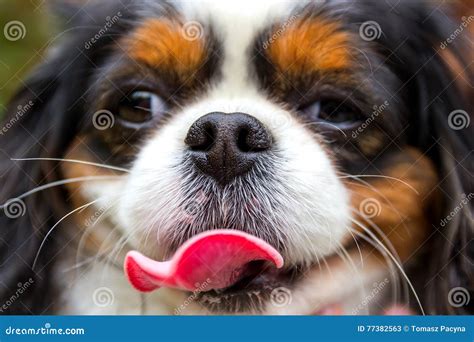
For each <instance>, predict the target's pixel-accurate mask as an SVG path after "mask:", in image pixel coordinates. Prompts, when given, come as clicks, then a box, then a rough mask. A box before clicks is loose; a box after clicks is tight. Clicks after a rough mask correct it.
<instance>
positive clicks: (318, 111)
mask: <svg viewBox="0 0 474 342" xmlns="http://www.w3.org/2000/svg"><path fill="white" fill-rule="evenodd" d="M300 111H301V112H302V113H303V114H304V115H305V116H306V117H307V118H308V119H309V120H311V121H323V122H328V123H331V124H332V125H334V126H336V127H339V128H348V127H350V126H352V125H353V124H354V123H356V122H357V121H359V120H360V115H359V112H358V111H357V110H355V109H353V108H351V107H350V106H348V105H345V104H342V103H339V102H337V101H316V102H313V103H311V104H310V105H309V106H305V107H303V108H302V109H300Z"/></svg>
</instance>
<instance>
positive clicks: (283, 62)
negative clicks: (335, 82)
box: [268, 19, 353, 75]
mask: <svg viewBox="0 0 474 342" xmlns="http://www.w3.org/2000/svg"><path fill="white" fill-rule="evenodd" d="M350 40H351V36H350V34H349V33H347V32H344V31H341V30H340V25H339V24H338V23H337V22H335V21H334V22H333V21H328V20H326V19H303V20H299V21H296V22H294V23H292V25H290V26H289V27H288V28H287V29H286V30H285V31H284V32H282V33H281V35H279V36H278V37H276V39H274V40H273V41H271V42H269V44H268V56H269V58H270V60H271V61H272V63H273V64H274V65H275V66H276V67H277V69H278V70H279V71H281V72H284V73H289V74H300V75H301V74H303V73H305V72H306V73H307V72H308V70H314V71H320V72H325V71H337V70H344V69H348V68H350V67H351V65H352V62H353V58H352V55H351V53H350V46H351V45H350Z"/></svg>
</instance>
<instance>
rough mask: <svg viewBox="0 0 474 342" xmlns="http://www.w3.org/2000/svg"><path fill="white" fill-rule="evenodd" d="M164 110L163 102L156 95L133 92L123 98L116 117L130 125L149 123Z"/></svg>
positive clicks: (146, 92)
mask: <svg viewBox="0 0 474 342" xmlns="http://www.w3.org/2000/svg"><path fill="white" fill-rule="evenodd" d="M165 110H166V105H165V103H164V101H163V100H162V99H161V98H160V97H159V96H158V95H156V94H154V93H151V92H148V91H135V92H133V93H131V94H130V95H128V96H126V97H124V98H123V99H122V100H121V101H120V103H119V108H118V111H117V113H118V117H119V118H120V119H121V120H123V121H125V122H126V123H131V124H132V125H137V124H143V123H146V122H148V121H151V120H152V119H153V118H154V117H156V116H157V115H161V114H163V112H164V111H165Z"/></svg>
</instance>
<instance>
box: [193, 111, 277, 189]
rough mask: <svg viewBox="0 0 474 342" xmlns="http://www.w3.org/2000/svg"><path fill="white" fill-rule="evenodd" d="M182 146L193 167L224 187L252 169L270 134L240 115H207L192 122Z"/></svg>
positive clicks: (263, 150)
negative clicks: (186, 148) (185, 149)
mask: <svg viewBox="0 0 474 342" xmlns="http://www.w3.org/2000/svg"><path fill="white" fill-rule="evenodd" d="M185 143H186V144H187V145H188V146H189V151H190V154H191V158H192V160H193V162H194V164H195V165H196V167H197V168H198V169H199V170H201V171H202V172H204V173H205V174H207V175H209V176H211V177H213V178H214V179H215V180H216V181H218V182H219V183H221V184H227V183H229V182H230V181H231V180H232V179H234V178H235V177H237V176H239V175H242V174H244V173H246V172H248V171H250V169H251V168H252V167H253V166H254V164H255V162H256V160H257V159H258V158H259V157H261V156H262V154H264V153H265V152H267V151H268V150H269V149H270V147H271V145H272V136H271V135H270V132H268V130H267V129H266V128H265V127H264V126H263V124H262V123H261V122H260V121H258V120H257V119H256V118H254V117H253V116H250V115H248V114H244V113H232V114H224V113H210V114H207V115H204V116H202V117H201V118H199V119H198V120H196V121H195V122H194V123H193V124H192V126H191V128H190V129H189V131H188V135H187V136H186V139H185Z"/></svg>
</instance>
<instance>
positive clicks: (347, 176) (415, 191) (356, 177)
mask: <svg viewBox="0 0 474 342" xmlns="http://www.w3.org/2000/svg"><path fill="white" fill-rule="evenodd" d="M359 177H365V178H384V179H390V180H393V181H397V182H400V183H402V184H403V185H406V186H407V187H408V188H409V189H410V190H412V191H413V192H414V193H416V194H417V195H419V194H420V193H419V192H418V190H416V189H415V188H414V187H413V186H412V185H410V184H409V183H407V182H405V181H404V180H401V179H400V178H396V177H391V176H385V175H345V176H338V178H339V179H341V178H350V179H356V180H359V179H358V178H359Z"/></svg>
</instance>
